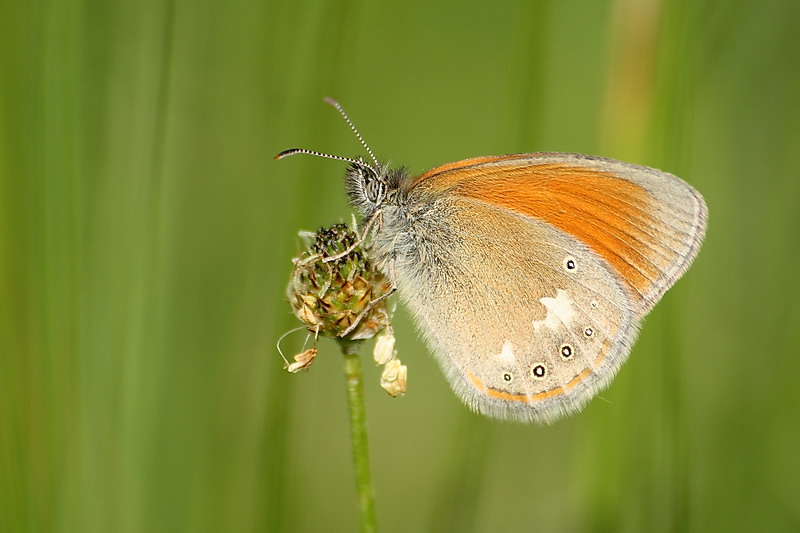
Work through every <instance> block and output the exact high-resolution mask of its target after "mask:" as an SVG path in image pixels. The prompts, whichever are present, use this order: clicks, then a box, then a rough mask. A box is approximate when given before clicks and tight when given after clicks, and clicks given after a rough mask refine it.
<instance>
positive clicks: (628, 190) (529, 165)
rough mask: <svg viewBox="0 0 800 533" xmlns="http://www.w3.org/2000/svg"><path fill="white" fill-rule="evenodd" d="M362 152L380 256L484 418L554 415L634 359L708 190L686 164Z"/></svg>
mask: <svg viewBox="0 0 800 533" xmlns="http://www.w3.org/2000/svg"><path fill="white" fill-rule="evenodd" d="M326 101H327V102H328V103H330V104H331V105H333V106H334V107H335V108H336V109H337V110H338V111H339V112H340V113H341V115H342V117H343V118H344V119H345V121H346V122H347V123H348V125H349V126H350V127H351V129H352V130H353V132H354V133H355V134H356V136H357V137H358V139H359V140H360V141H361V144H362V145H363V146H364V148H365V149H366V151H367V152H368V154H369V156H370V159H371V161H369V162H368V161H366V160H365V159H363V158H346V157H340V156H332V155H329V154H324V153H320V152H316V151H312V150H305V149H291V150H286V151H284V152H281V153H280V154H278V155H277V156H276V158H277V159H280V158H282V157H286V156H288V155H293V154H297V153H305V154H311V155H317V156H320V157H326V158H330V159H337V160H341V161H346V162H348V163H349V164H350V165H349V168H348V169H347V171H346V180H345V181H346V186H347V192H348V195H349V197H350V200H351V202H352V204H353V206H354V207H355V209H356V210H357V211H358V212H359V213H360V214H361V216H362V217H363V219H364V221H365V225H364V233H365V237H366V239H367V243H368V245H369V252H370V256H371V257H372V258H373V260H374V261H375V262H376V263H377V265H378V268H379V269H380V270H381V271H383V272H385V273H386V274H387V275H388V276H389V278H390V279H391V280H392V283H393V285H394V287H395V288H396V290H397V293H398V294H399V296H400V298H401V299H402V301H403V302H404V304H405V306H406V307H407V308H408V310H409V311H410V313H411V315H412V316H413V318H414V320H415V322H416V324H417V326H418V328H419V330H420V332H421V333H422V335H423V337H424V338H425V340H426V342H427V344H428V346H429V347H430V349H431V351H432V352H433V355H434V357H435V358H436V360H437V361H438V362H439V365H440V366H441V368H442V370H443V372H444V374H445V376H446V377H447V379H448V380H449V382H450V384H451V386H452V388H453V390H454V391H455V393H456V394H457V395H458V396H459V397H460V398H461V399H462V400H463V401H464V402H465V403H466V404H467V405H468V406H469V407H470V408H472V409H473V410H475V411H477V412H479V413H482V414H484V415H487V416H490V417H495V418H500V419H513V420H522V421H534V422H550V421H553V420H555V419H556V418H558V417H560V416H563V415H566V414H570V413H573V412H575V411H578V410H580V409H581V408H582V407H583V406H584V405H585V404H586V403H587V402H588V401H589V400H590V399H591V398H592V397H593V396H595V395H596V394H597V393H598V391H600V390H602V389H603V388H605V387H606V386H608V385H609V383H610V382H611V380H612V379H613V377H614V376H615V374H616V373H617V371H618V370H619V368H620V367H621V365H622V364H623V363H624V361H625V360H626V359H627V357H628V354H629V353H630V350H631V347H632V345H633V343H634V341H635V339H636V335H637V332H638V330H639V326H640V323H641V321H642V318H643V317H644V316H645V315H647V313H649V312H650V310H651V309H652V308H653V306H655V304H656V303H657V302H658V301H659V300H660V299H661V297H662V296H663V295H664V293H665V292H666V291H667V290H668V289H669V288H670V287H671V286H672V285H673V284H674V283H675V282H676V281H677V280H678V279H679V278H680V277H681V276H682V275H683V273H684V272H685V271H686V270H687V269H688V268H689V266H690V265H691V263H692V261H693V260H694V258H695V257H696V256H697V253H698V251H699V249H700V246H701V243H702V241H703V238H704V236H705V232H706V227H707V219H708V208H707V206H706V203H705V201H704V200H703V197H702V196H701V195H700V193H698V192H697V191H696V190H695V189H694V188H693V187H691V186H690V185H689V184H687V183H686V182H685V181H683V180H681V179H680V178H678V177H677V176H674V175H672V174H669V173H667V172H663V171H660V170H656V169H653V168H648V167H644V166H639V165H634V164H631V163H624V162H621V161H616V160H613V159H607V158H602V157H594V156H588V155H580V154H572V153H546V152H545V153H527V154H515V155H501V156H489V157H477V158H473V159H466V160H463V161H458V162H454V163H448V164H446V165H442V166H440V167H437V168H434V169H432V170H429V171H427V172H425V173H423V174H421V175H419V176H412V175H410V174H409V173H408V171H406V170H405V169H403V168H390V167H388V166H386V165H383V164H381V163H379V162H378V160H377V158H375V156H374V154H373V153H372V151H371V149H370V148H369V146H368V145H367V144H366V142H364V140H363V138H362V137H361V135H360V134H359V133H358V131H357V130H356V128H355V126H354V125H353V123H352V122H351V121H350V119H349V118H348V116H347V114H346V113H345V112H344V110H343V109H342V107H341V106H340V105H339V104H338V103H337V102H335V101H333V100H330V99H327V100H326Z"/></svg>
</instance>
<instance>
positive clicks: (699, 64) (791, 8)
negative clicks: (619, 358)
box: [0, 0, 800, 532]
mask: <svg viewBox="0 0 800 533" xmlns="http://www.w3.org/2000/svg"><path fill="white" fill-rule="evenodd" d="M798 25H800V3H798V2H797V1H796V0H787V1H769V0H767V1H764V2H743V1H731V2H712V1H703V0H692V1H689V0H683V1H679V0H675V1H672V0H664V1H658V0H620V1H616V2H577V1H565V2H555V1H551V2H524V1H498V2H492V3H488V2H460V3H458V4H453V3H437V2H430V1H424V2H423V1H418V0H412V1H408V2H403V3H399V2H398V3H377V2H357V1H333V2H321V1H320V2H271V1H267V2H245V1H241V0H233V1H230V2H210V1H198V2H178V1H175V0H171V1H155V0H142V1H139V2H122V1H110V2H109V1H97V0H60V1H37V2H23V1H17V0H12V1H10V2H4V4H3V8H2V16H0V43H1V44H0V530H2V531H67V532H156V531H192V532H195V531H197V532H201V531H298V532H305V531H353V530H355V529H356V528H357V511H356V497H355V492H354V481H353V474H352V465H351V458H350V448H349V441H348V434H349V433H348V432H349V428H348V419H347V407H346V399H345V389H344V380H343V367H342V360H341V356H340V355H339V353H338V351H337V348H336V346H335V344H333V343H332V342H330V341H323V342H322V343H321V345H320V357H319V359H318V360H317V362H316V363H315V365H314V367H313V368H312V369H311V371H310V372H308V373H301V374H299V375H289V374H287V373H286V372H285V371H284V370H283V368H282V361H281V359H280V357H279V356H278V354H277V353H276V351H275V341H276V340H277V338H278V337H279V336H280V335H281V334H282V333H284V332H285V331H287V330H288V329H290V328H293V327H295V326H296V325H297V322H296V320H295V319H294V318H293V316H292V315H291V314H290V310H289V306H288V304H287V303H286V301H285V300H284V295H283V294H284V287H285V284H286V282H287V280H288V276H289V271H290V258H291V257H292V256H293V255H294V254H295V252H296V251H297V250H298V246H299V244H298V239H297V237H296V235H297V231H298V230H300V229H309V230H313V229H316V228H317V227H319V226H321V225H330V224H331V223H334V222H338V221H349V220H350V212H351V210H350V209H349V207H348V205H347V199H346V197H345V193H344V188H343V184H342V176H343V172H344V165H343V164H341V163H338V162H333V161H327V160H322V159H317V158H311V157H299V156H298V157H295V158H292V159H289V160H285V161H280V162H277V161H273V160H272V156H273V155H274V154H275V153H277V152H279V151H280V150H283V149H285V148H291V147H295V146H300V147H306V148H312V149H317V150H323V151H327V152H331V153H335V154H342V155H348V156H357V155H360V154H361V153H362V152H361V149H360V146H359V145H358V144H357V141H356V139H355V138H354V137H353V136H352V135H351V133H350V132H349V130H348V129H347V127H346V125H345V124H344V123H343V122H342V121H341V119H340V118H339V116H338V115H337V113H336V112H335V110H333V109H332V108H330V107H329V106H326V105H324V104H323V103H322V98H323V97H324V96H333V97H335V98H337V99H339V100H340V101H341V102H342V103H343V105H344V106H345V108H346V109H347V110H348V112H349V113H350V115H351V117H352V118H353V119H354V121H355V122H356V124H357V125H358V127H359V128H360V129H361V131H362V133H363V134H364V136H365V137H366V139H367V140H368V142H369V143H370V144H371V146H372V148H373V149H374V150H375V151H376V152H377V154H378V155H379V157H385V158H390V160H391V161H392V162H393V163H396V164H403V165H407V166H409V167H410V168H411V169H412V170H413V171H415V172H420V171H423V170H425V169H428V168H430V167H433V166H436V165H438V164H442V163H446V162H449V161H454V160H458V159H463V158H467V157H472V156H479V155H490V154H503V153H513V152H525V151H539V150H552V151H572V152H583V153H590V154H597V155H604V156H609V157H615V158H619V159H624V160H628V161H632V162H636V163H640V164H646V165H651V166H656V167H659V168H663V169H665V170H668V171H670V172H673V173H676V174H678V175H680V176H682V177H683V178H684V179H686V180H687V181H688V182H689V183H691V184H692V185H694V186H695V187H696V188H697V189H699V190H700V191H701V192H702V193H703V194H704V195H705V197H706V199H707V202H708V205H709V209H710V215H711V216H710V227H709V232H708V236H707V240H706V244H705V246H704V248H703V250H702V251H701V253H700V256H699V258H698V260H697V262H696V263H695V265H694V267H693V268H692V269H691V270H690V271H689V272H688V274H687V275H686V277H685V279H683V280H682V281H680V282H679V283H678V284H677V286H676V287H675V288H674V289H673V290H671V291H670V292H669V293H668V294H667V296H666V297H665V298H664V301H663V302H662V303H661V304H660V305H659V306H658V307H657V308H656V309H655V310H654V312H653V313H652V314H651V315H650V317H649V318H648V319H647V320H646V324H645V327H644V329H643V331H642V333H641V336H640V340H639V342H638V343H637V345H636V346H635V347H634V349H633V353H632V355H631V359H630V361H629V362H628V363H627V364H626V365H625V367H624V368H623V369H622V371H621V373H620V375H619V376H618V377H617V379H616V380H615V382H614V383H613V385H612V386H611V387H610V388H609V389H608V390H607V391H605V392H604V393H602V394H601V397H600V398H597V399H595V400H594V401H593V402H592V403H591V404H590V405H589V406H588V408H587V409H586V410H585V411H584V412H582V413H580V414H578V415H575V416H572V417H571V418H569V419H566V420H562V421H559V422H558V423H556V424H554V425H553V426H550V427H536V426H525V425H519V424H510V423H501V422H496V421H491V420H486V419H483V418H480V417H478V416H475V415H473V414H471V413H470V412H468V411H467V410H466V408H464V407H462V405H461V404H460V403H459V401H458V400H457V399H456V397H455V396H454V395H453V394H452V393H451V391H450V389H449V387H448V385H447V383H446V381H445V379H444V378H443V376H442V375H441V373H440V371H439V369H438V367H437V366H436V365H435V363H434V361H433V360H432V358H431V357H430V356H429V355H428V354H427V353H426V349H425V348H424V346H423V345H422V343H421V342H420V340H419V338H418V336H417V334H416V332H415V330H414V328H413V326H412V325H411V323H410V321H409V319H408V315H407V313H406V311H405V310H403V309H400V310H399V311H398V317H397V320H396V334H397V342H398V348H399V352H400V353H399V356H400V357H401V359H402V360H403V362H404V363H406V364H407V365H408V366H409V392H408V395H407V396H406V397H404V398H402V399H392V398H390V397H389V396H387V395H386V394H385V393H384V392H383V390H381V389H380V387H379V385H378V380H379V370H378V369H377V368H374V366H373V365H372V364H371V363H370V364H367V365H366V394H367V402H368V405H367V414H368V417H369V423H370V436H371V445H372V461H373V469H374V472H373V473H374V477H375V483H376V492H377V511H378V525H379V528H380V529H381V530H383V531H387V532H389V531H404V532H405V531H459V532H470V531H476V532H483V531H571V532H575V531H634V532H638V531H702V532H707V531H756V530H758V531H798V530H800V458H799V457H798V448H800V416H798V412H800V393H799V392H798V391H800V386H799V385H798V379H800V357H799V356H798V352H799V351H800V335H798V333H800V307H799V306H798V301H800V300H799V297H800V281H799V280H798V276H797V272H798V266H797V265H798V252H797V231H798V228H800V209H798V207H797V203H798V200H800V173H799V172H798V168H800V39H798V36H797V27H798ZM302 340H303V339H302V335H297V336H294V337H290V338H289V340H288V342H287V344H286V348H287V350H288V351H289V352H292V351H293V350H297V349H299V347H300V344H301V343H302Z"/></svg>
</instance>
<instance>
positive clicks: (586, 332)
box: [583, 328, 594, 337]
mask: <svg viewBox="0 0 800 533" xmlns="http://www.w3.org/2000/svg"><path fill="white" fill-rule="evenodd" d="M583 334H584V335H586V336H587V337H591V336H593V335H594V330H593V329H592V328H586V329H585V330H583Z"/></svg>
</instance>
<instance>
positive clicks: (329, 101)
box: [325, 96, 381, 168]
mask: <svg viewBox="0 0 800 533" xmlns="http://www.w3.org/2000/svg"><path fill="white" fill-rule="evenodd" d="M325 103H326V104H330V105H332V106H333V107H335V108H336V110H337V111H338V112H339V113H340V114H341V115H342V118H344V121H345V122H347V125H348V126H350V129H351V130H353V133H355V134H356V137H358V140H359V141H361V146H363V147H364V149H365V150H366V151H367V153H368V154H369V156H370V157H371V158H372V160H373V161H374V162H375V168H378V167H380V166H381V165H380V163H378V159H377V158H376V157H375V154H373V153H372V150H370V147H369V145H368V144H367V142H366V141H365V140H364V137H362V136H361V134H360V133H358V130H357V129H356V127H355V126H354V125H353V122H352V121H351V120H350V117H348V116H347V113H345V112H344V109H342V106H341V104H340V103H339V102H337V101H336V100H334V99H333V98H330V97H327V96H326V97H325Z"/></svg>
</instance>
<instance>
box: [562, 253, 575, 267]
mask: <svg viewBox="0 0 800 533" xmlns="http://www.w3.org/2000/svg"><path fill="white" fill-rule="evenodd" d="M564 268H565V269H566V270H575V269H576V268H578V263H577V261H576V260H575V258H574V257H572V256H571V255H568V256H567V257H566V258H564Z"/></svg>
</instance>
